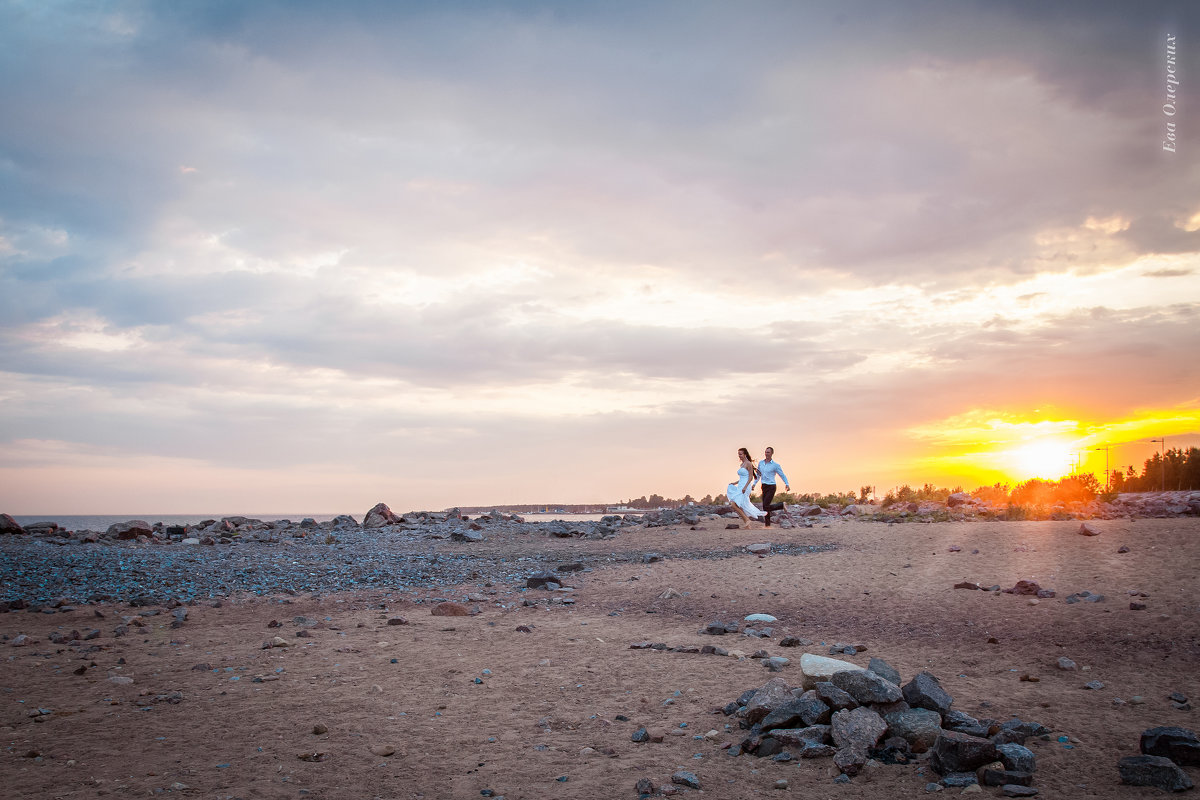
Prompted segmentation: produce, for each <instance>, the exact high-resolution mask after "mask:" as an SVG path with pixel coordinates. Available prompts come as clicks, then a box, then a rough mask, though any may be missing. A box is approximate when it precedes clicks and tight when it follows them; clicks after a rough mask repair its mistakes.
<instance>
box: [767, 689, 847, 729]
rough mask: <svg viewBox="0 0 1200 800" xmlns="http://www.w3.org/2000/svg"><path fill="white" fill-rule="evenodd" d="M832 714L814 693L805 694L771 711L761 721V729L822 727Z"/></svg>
mask: <svg viewBox="0 0 1200 800" xmlns="http://www.w3.org/2000/svg"><path fill="white" fill-rule="evenodd" d="M832 713H833V712H832V711H831V710H830V708H829V706H827V705H825V703H824V702H823V701H822V700H821V698H819V697H817V693H816V692H811V691H810V692H805V693H804V694H802V695H800V697H797V698H796V699H794V700H792V701H790V702H787V703H784V704H783V705H781V706H777V707H776V708H774V709H772V710H771V711H770V712H769V713H768V714H767V715H766V716H765V717H763V719H762V729H763V730H764V731H770V730H773V729H775V728H793V727H804V726H808V725H823V724H825V723H827V722H829V718H830V715H831V714H832Z"/></svg>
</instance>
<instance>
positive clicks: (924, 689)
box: [903, 672, 954, 716]
mask: <svg viewBox="0 0 1200 800" xmlns="http://www.w3.org/2000/svg"><path fill="white" fill-rule="evenodd" d="M903 694H904V699H905V701H907V703H908V704H909V705H910V706H915V707H916V708H928V709H929V710H930V711H936V712H938V713H939V714H941V715H943V716H944V715H945V714H946V712H947V711H949V710H950V706H951V704H953V703H954V698H952V697H951V696H950V695H949V694H947V693H946V690H945V689H943V688H942V685H941V684H940V683H938V679H937V678H936V677H934V676H933V674H932V673H929V672H919V673H917V675H916V676H915V677H914V678H913V679H912V680H911V681H909V682H908V683H906V684H904V689H903Z"/></svg>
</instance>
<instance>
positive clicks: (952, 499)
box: [946, 492, 971, 508]
mask: <svg viewBox="0 0 1200 800" xmlns="http://www.w3.org/2000/svg"><path fill="white" fill-rule="evenodd" d="M969 502H971V495H969V494H967V493H966V492H955V493H954V494H952V495H950V496H949V497H947V498H946V507H947V508H954V507H955V506H961V505H964V504H966V503H969Z"/></svg>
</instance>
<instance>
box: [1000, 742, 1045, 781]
mask: <svg viewBox="0 0 1200 800" xmlns="http://www.w3.org/2000/svg"><path fill="white" fill-rule="evenodd" d="M996 752H997V753H998V754H999V755H1000V761H1001V763H1003V764H1004V768H1005V769H1008V770H1014V771H1016V772H1034V771H1035V770H1036V769H1037V759H1036V758H1034V755H1033V751H1032V750H1030V749H1029V748H1028V747H1026V746H1025V745H1021V744H1016V743H1015V742H1010V743H1009V744H998V745H996ZM1005 783H1017V781H1005Z"/></svg>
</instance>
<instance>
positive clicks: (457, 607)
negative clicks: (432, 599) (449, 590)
mask: <svg viewBox="0 0 1200 800" xmlns="http://www.w3.org/2000/svg"><path fill="white" fill-rule="evenodd" d="M430 613H431V614H432V615H433V616H435V617H469V616H471V610H470V609H469V608H467V607H466V606H464V605H463V604H462V603H438V604H437V605H436V606H434V607H433V609H432V610H431V611H430Z"/></svg>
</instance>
